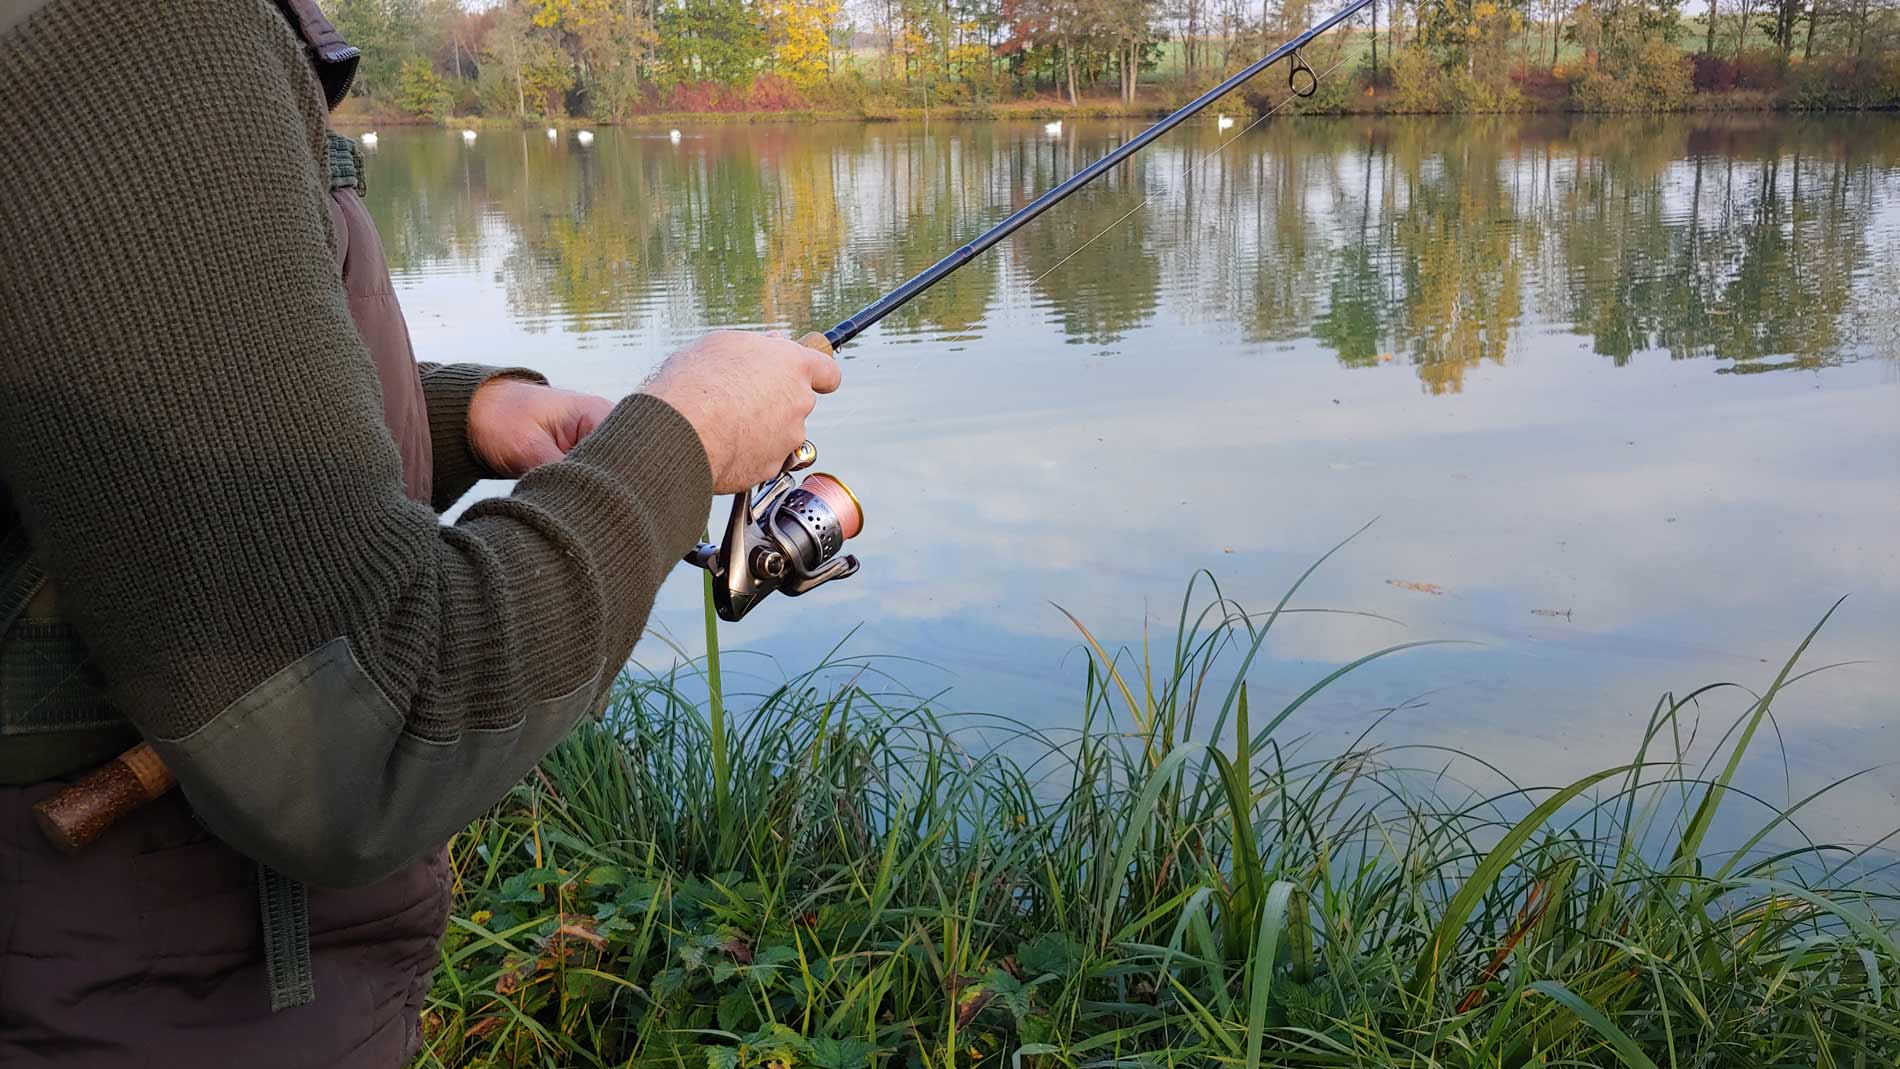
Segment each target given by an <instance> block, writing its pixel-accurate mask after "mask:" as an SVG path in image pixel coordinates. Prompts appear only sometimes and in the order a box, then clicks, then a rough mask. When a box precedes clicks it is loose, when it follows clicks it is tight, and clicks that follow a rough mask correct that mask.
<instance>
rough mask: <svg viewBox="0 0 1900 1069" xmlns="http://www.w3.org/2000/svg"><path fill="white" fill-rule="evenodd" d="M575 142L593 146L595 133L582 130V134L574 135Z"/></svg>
mask: <svg viewBox="0 0 1900 1069" xmlns="http://www.w3.org/2000/svg"><path fill="white" fill-rule="evenodd" d="M574 140H576V141H579V142H580V143H581V144H583V145H591V144H593V143H594V132H593V131H592V130H582V131H581V132H580V133H578V134H575V135H574Z"/></svg>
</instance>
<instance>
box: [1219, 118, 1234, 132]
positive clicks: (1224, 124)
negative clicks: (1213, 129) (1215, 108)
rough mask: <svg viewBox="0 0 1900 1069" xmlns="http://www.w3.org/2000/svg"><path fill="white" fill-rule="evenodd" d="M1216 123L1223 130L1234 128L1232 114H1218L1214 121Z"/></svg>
mask: <svg viewBox="0 0 1900 1069" xmlns="http://www.w3.org/2000/svg"><path fill="white" fill-rule="evenodd" d="M1216 125H1218V126H1219V127H1220V128H1221V129H1223V130H1231V129H1233V128H1234V119H1233V116H1231V115H1222V116H1220V118H1219V120H1218V121H1217V122H1216Z"/></svg>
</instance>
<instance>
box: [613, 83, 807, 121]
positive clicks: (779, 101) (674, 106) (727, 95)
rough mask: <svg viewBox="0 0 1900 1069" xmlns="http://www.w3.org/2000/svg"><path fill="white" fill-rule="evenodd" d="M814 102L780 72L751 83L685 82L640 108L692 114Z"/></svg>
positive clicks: (792, 106)
mask: <svg viewBox="0 0 1900 1069" xmlns="http://www.w3.org/2000/svg"><path fill="white" fill-rule="evenodd" d="M810 107H811V102H810V101H809V100H807V99H805V95H804V94H803V93H800V92H799V91H798V87H797V86H795V85H793V84H792V83H791V81H790V80H788V79H786V78H783V77H781V76H779V75H776V74H762V75H760V76H758V77H757V78H754V79H753V80H752V83H751V84H750V85H727V84H725V83H724V82H681V83H679V84H678V85H675V86H673V87H672V88H670V89H667V90H665V91H664V92H659V93H656V94H653V95H649V96H648V97H647V98H646V99H645V101H644V102H643V103H642V105H641V107H640V108H639V109H638V110H640V111H642V112H647V113H652V112H656V111H661V112H667V111H679V112H692V113H700V114H703V113H706V112H715V111H722V112H738V111H804V110H806V109H808V108H810Z"/></svg>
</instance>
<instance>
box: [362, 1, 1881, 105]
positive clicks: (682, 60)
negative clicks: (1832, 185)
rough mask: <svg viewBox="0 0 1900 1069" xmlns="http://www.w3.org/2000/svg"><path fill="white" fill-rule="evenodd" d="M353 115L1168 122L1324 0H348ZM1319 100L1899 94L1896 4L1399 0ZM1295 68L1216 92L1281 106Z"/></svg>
mask: <svg viewBox="0 0 1900 1069" xmlns="http://www.w3.org/2000/svg"><path fill="white" fill-rule="evenodd" d="M328 9H329V10H330V12H331V15H332V17H333V19H334V20H335V21H336V23H337V25H338V28H339V29H340V30H341V31H342V32H343V34H344V35H345V37H346V38H348V39H349V40H350V41H351V42H352V43H354V44H356V45H358V46H359V47H361V48H362V49H363V50H364V59H363V62H362V65H361V67H360V69H359V71H358V74H357V79H356V82H355V84H354V85H353V87H352V90H351V95H350V97H349V99H348V100H346V101H345V103H344V105H343V107H342V109H341V111H340V113H339V118H340V120H341V121H343V122H345V123H349V124H353V125H367V126H374V125H385V124H394V123H400V122H417V121H420V122H435V123H450V124H457V125H460V124H472V123H496V122H500V123H515V124H519V125H523V126H544V125H552V126H555V127H557V128H558V127H560V126H563V125H565V124H568V123H584V124H599V125H648V124H660V123H675V122H680V121H687V120H688V118H689V117H692V121H705V119H707V118H710V117H713V116H718V117H720V118H719V120H718V121H762V120H765V119H768V118H769V119H774V120H778V119H787V120H799V121H812V120H816V119H820V118H827V119H830V118H835V119H909V118H924V117H926V116H928V117H933V118H934V117H944V118H951V117H956V118H1015V117H1021V118H1042V119H1052V118H1062V117H1066V116H1084V115H1089V116H1105V115H1112V116H1130V117H1143V118H1146V117H1151V116H1157V115H1161V114H1165V113H1166V112H1168V111H1170V110H1173V109H1174V108H1176V107H1178V106H1179V105H1181V104H1183V103H1186V102H1187V101H1188V100H1190V99H1192V98H1193V97H1195V96H1197V95H1198V94H1199V93H1201V92H1202V91H1203V90H1205V89H1206V88H1208V87H1209V86H1212V85H1214V84H1216V83H1218V82H1219V81H1220V80H1221V79H1222V78H1224V77H1226V76H1227V75H1229V74H1232V73H1234V72H1236V71H1238V70H1240V69H1242V68H1243V67H1245V66H1246V65H1247V64H1248V63H1249V62H1251V61H1252V60H1253V59H1254V58H1255V57H1257V56H1259V55H1262V54H1264V53H1265V52H1267V51H1268V50H1270V49H1271V48H1272V47H1274V46H1275V45H1277V44H1279V43H1281V42H1283V41H1286V40H1288V39H1290V38H1291V37H1293V36H1294V35H1295V34H1297V33H1299V32H1300V31H1301V30H1303V29H1305V28H1307V27H1308V26H1310V25H1312V24H1313V23H1315V22H1316V21H1317V20H1319V19H1320V18H1322V17H1323V16H1325V15H1327V14H1330V13H1331V11H1332V10H1333V6H1332V5H1331V4H1328V3H1326V2H1324V0H1266V2H1264V3H1255V2H1253V0H1170V2H1169V3H1165V4H1164V3H1161V2H1160V0H943V2H942V3H941V4H936V3H932V4H926V3H922V2H920V0H851V3H848V4H847V3H845V2H844V0H487V2H482V3H476V2H475V0H331V2H330V3H329V4H328ZM1302 55H1303V57H1304V59H1305V60H1306V62H1307V63H1308V64H1310V66H1311V69H1312V70H1313V71H1314V72H1315V73H1316V74H1318V75H1319V76H1320V78H1319V86H1318V91H1317V92H1316V93H1315V94H1314V95H1313V96H1312V97H1311V98H1310V99H1303V100H1297V101H1294V102H1292V106H1290V107H1289V108H1288V110H1289V111H1293V110H1298V111H1302V112H1307V113H1315V112H1317V113H1333V114H1339V113H1352V114H1360V113H1381V114H1384V113H1407V114H1454V113H1457V114H1462V113H1495V112H1521V111H1579V112H1669V111H1697V110H1762V109H1777V110H1793V111H1811V110H1871V109H1893V108H1900V0H1379V2H1377V3H1376V4H1375V5H1374V6H1373V7H1371V8H1369V9H1368V10H1367V11H1366V12H1362V13H1361V15H1359V16H1355V18H1354V19H1353V20H1352V22H1351V24H1350V25H1347V26H1342V27H1340V28H1338V29H1335V30H1334V31H1332V32H1330V33H1327V34H1325V35H1323V36H1321V37H1320V38H1317V39H1315V40H1314V41H1312V42H1311V43H1309V44H1308V45H1307V46H1306V47H1305V48H1304V49H1303V51H1302ZM1287 97H1288V87H1287V84H1286V76H1285V72H1284V70H1281V71H1278V72H1271V71H1270V72H1267V73H1265V74H1263V75H1262V76H1261V77H1259V78H1257V79H1255V80H1254V81H1253V82H1252V83H1250V84H1249V85H1248V86H1246V87H1244V88H1243V89H1241V90H1239V91H1238V92H1236V93H1235V94H1234V96H1233V98H1232V99H1231V100H1228V101H1223V102H1222V106H1224V107H1225V109H1226V111H1227V112H1228V113H1229V114H1230V115H1234V116H1240V115H1248V114H1261V113H1263V112H1265V111H1267V110H1268V109H1271V108H1273V107H1275V106H1277V105H1279V104H1281V103H1283V102H1286V101H1287Z"/></svg>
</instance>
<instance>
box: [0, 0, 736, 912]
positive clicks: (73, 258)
mask: <svg viewBox="0 0 1900 1069" xmlns="http://www.w3.org/2000/svg"><path fill="white" fill-rule="evenodd" d="M100 26H111V27H112V29H111V31H110V32H102V31H100V30H99V29H98V27H100ZM159 43H162V44H163V47H162V48H159V47H158V44H159ZM0 100H5V101H6V102H7V105H6V107H4V108H0V144H5V145H7V146H8V148H7V151H6V152H5V153H0V188H4V189H5V190H7V194H6V196H4V197H0V248H5V249H6V250H7V255H6V256H5V257H4V259H3V260H0V349H3V350H4V352H5V353H6V357H5V359H4V360H0V484H3V485H4V487H5V492H6V493H7V494H8V495H9V496H10V497H11V498H12V499H13V503H14V505H15V507H16V508H17V511H18V512H19V515H20V518H21V521H22V523H23V524H24V527H25V529H26V531H27V534H28V537H29V540H30V541H31V543H32V545H33V546H34V548H35V551H36V552H37V553H38V555H39V557H40V560H41V562H42V563H43V565H44V566H45V567H46V569H47V571H48V573H49V574H50V575H51V576H52V577H53V579H54V580H55V581H56V582H57V583H58V584H59V587H60V591H61V608H62V611H64V612H66V613H67V614H68V615H69V618H70V622H71V623H72V625H73V626H74V627H75V628H76V630H77V631H78V633H79V635H80V637H81V638H82V640H83V641H84V642H85V644H86V646H87V648H88V651H89V652H90V654H91V655H92V657H93V659H94V661H95V663H96V665H97V666H98V667H99V669H100V670H101V671H102V672H103V673H104V675H105V677H106V678H107V679H108V681H109V682H110V685H111V690H112V696H113V699H114V702H115V704H117V705H118V707H119V708H121V709H122V710H123V711H124V712H125V713H126V715H127V716H128V717H129V718H130V719H131V720H132V721H133V722H134V724H135V725H136V726H137V727H138V729H139V730H140V732H141V733H142V734H143V735H144V736H145V737H146V739H147V740H148V741H151V742H152V743H153V745H154V747H155V748H156V749H157V750H158V751H159V753H160V755H161V756H163V757H164V758H165V760H166V761H167V762H168V763H169V764H170V765H171V766H172V769H173V771H174V772H175V773H176V774H177V776H178V779H179V782H180V785H181V786H182V788H183V789H184V791H185V793H186V794H187V796H188V797H189V799H190V800H191V802H192V804H193V808H194V809H195V810H196V811H197V813H198V814H199V816H200V818H201V819H202V820H204V822H205V823H206V824H207V825H208V826H209V827H210V828H211V829H212V830H213V831H214V832H216V833H217V834H219V835H220V836H221V837H222V838H224V839H225V840H226V841H228V842H230V843H231V844H232V845H233V846H236V847H237V848H238V849H240V850H242V851H244V852H246V853H248V854H250V855H251V856H253V857H256V858H258V859H259V860H262V861H265V862H267V863H270V864H272V865H274V866H276V867H278V868H280V869H282V870H284V871H286V872H288V873H290V874H292V875H295V876H297V877H299V878H302V879H304V880H306V881H308V882H312V883H316V884H319V885H343V884H354V883H362V882H367V881H369V880H373V879H376V878H378V877H380V876H381V875H383V874H385V873H388V872H391V871H394V870H395V869H396V868H398V867H400V866H401V865H403V864H406V863H407V862H409V861H411V860H413V859H414V858H416V857H418V856H421V855H422V854H424V853H426V852H427V851H428V850H430V849H432V848H434V847H436V846H439V844H440V843H441V842H442V841H444V840H445V839H446V838H448V836H449V835H451V834H453V833H454V832H455V831H456V830H457V829H459V828H460V827H461V826H462V825H464V824H465V823H466V822H467V821H468V820H470V819H472V818H473V817H474V816H476V815H478V814H479V813H480V812H481V811H482V810H484V809H485V808H486V807H488V806H490V805H492V804H493V803H494V802H495V801H497V800H498V799H499V798H500V797H501V795H502V794H503V793H505V791H506V790H507V789H508V787H509V786H510V785H511V784H512V783H514V782H515V781H517V780H518V779H519V778H520V777H521V776H522V775H524V774H525V773H526V772H527V771H528V770H529V769H530V768H531V767H532V766H533V764H534V762H535V761H537V760H538V759H539V758H540V757H541V756H542V755H543V754H544V753H545V752H546V751H547V749H548V748H550V747H551V746H552V745H553V744H554V743H555V742H556V741H558V739H559V738H560V737H561V736H562V735H563V734H564V733H565V732H566V731H567V729H568V728H569V727H570V726H571V725H572V724H573V723H574V721H575V720H576V719H578V718H579V717H580V716H581V715H582V714H583V713H584V712H585V711H587V710H588V709H590V708H591V707H592V706H593V704H594V703H595V701H596V700H597V698H598V695H599V694H600V693H601V691H602V689H603V688H604V687H605V685H606V684H607V683H608V682H609V681H610V680H611V677H612V675H613V673H614V672H615V671H616V670H617V669H618V667H619V666H620V665H621V664H623V663H624V662H625V659H626V657H627V654H628V653H629V651H630V649H631V647H632V645H633V643H634V641H635V639H636V638H637V637H638V636H639V634H640V631H641V628H642V626H643V625H644V622H645V620H646V616H647V612H648V610H649V608H650V607H651V605H652V603H653V598H654V595H655V593H656V591H657V590H658V588H659V586H660V583H661V582H662V580H663V579H664V578H665V576H666V574H667V573H668V572H669V571H670V570H671V569H672V567H673V565H674V564H675V563H676V562H677V561H678V560H679V557H680V555H681V554H682V553H683V552H685V551H686V550H687V549H688V548H689V547H690V546H691V545H692V544H693V541H694V539H695V536H696V535H697V533H698V532H699V531H700V529H701V527H702V525H703V523H704V521H705V517H706V512H707V505H708V502H709V499H710V496H711V477H710V473H709V471H708V468H707V462H706V456H705V453H704V451H703V449H702V448H701V445H700V442H699V439H698V437H697V436H696V434H695V433H694V430H693V428H692V426H691V424H689V423H688V422H687V421H686V420H685V419H684V418H683V417H682V416H680V415H679V413H677V412H676V411H674V410H673V409H672V408H671V407H669V406H668V405H666V404H665V403H664V402H662V401H660V400H659V399H657V398H655V397H652V396H649V395H644V394H635V395H633V396H630V397H628V398H626V399H625V400H623V401H621V402H620V404H619V405H618V406H617V407H616V408H615V409H614V411H613V413H612V414H611V415H610V416H609V417H608V418H607V419H606V420H605V421H603V423H602V424H601V425H600V427H599V428H598V429H597V430H596V431H595V433H593V434H592V435H590V436H589V437H588V438H587V439H586V440H585V441H584V442H583V443H581V445H580V446H579V447H578V448H576V449H575V450H574V451H573V452H572V453H571V454H570V455H569V456H568V458H567V459H566V460H564V461H562V462H560V463H555V464H548V465H544V466H542V467H540V468H537V469H536V470H534V471H533V472H530V473H529V474H528V475H527V476H526V477H524V478H523V479H521V480H520V482H519V483H518V484H517V488H516V490H515V492H514V493H513V494H512V495H510V496H508V497H503V498H497V499H492V500H485V501H481V502H478V503H476V504H475V505H474V506H472V507H471V508H469V509H468V511H467V512H466V513H465V514H464V515H463V516H462V518H461V519H460V520H459V522H457V523H455V524H454V525H452V526H444V525H442V524H440V523H439V522H438V520H437V518H436V516H435V514H434V513H433V511H432V510H431V509H430V508H428V507H427V506H425V505H422V504H418V503H415V502H412V501H409V500H407V499H406V498H405V497H404V496H403V492H402V482H401V471H400V461H399V458H398V455H397V451H396V447H395V443H394V442H393V441H392V440H391V438H390V435H389V432H388V431H387V429H386V428H385V427H384V426H383V424H382V420H381V415H380V413H381V407H380V396H379V387H378V385H377V380H376V377H375V370H374V367H373V365H372V362H371V360H370V358H369V355H368V354H367V352H366V351H365V349H364V347H363V345H362V343H361V340H360V339H359V338H358V337H357V334H356V330H355V326H354V324H353V323H352V322H351V320H350V316H349V313H348V309H347V306H346V303H345V298H344V294H343V292H342V289H341V286H340V284H339V282H338V280H337V278H336V276H335V273H334V269H333V265H332V259H331V246H330V242H331V240H332V238H331V235H330V232H329V223H328V213H327V210H326V208H325V205H324V196H325V192H326V187H325V183H324V181H323V173H322V168H321V164H320V161H321V159H322V156H321V153H322V146H323V123H324V115H323V102H322V100H321V98H320V96H319V93H318V88H317V84H316V80H315V77H314V75H313V74H312V73H311V71H310V69H309V67H308V64H307V63H306V62H305V60H304V58H303V56H302V54H301V51H300V48H299V46H298V44H297V42H296V40H295V38H294V37H293V36H292V35H291V33H290V31H289V30H288V28H287V27H286V26H285V25H284V24H283V23H282V21H281V19H280V18H279V16H278V15H277V13H276V11H275V10H274V9H273V7H272V5H271V3H270V0H238V2H236V3H232V2H231V0H166V2H165V3H163V4H135V5H121V4H118V3H116V2H113V0H51V2H49V3H47V4H45V5H44V6H43V7H40V8H39V9H38V10H37V11H35V12H33V13H32V14H30V15H28V16H27V17H26V18H25V19H23V20H21V21H19V22H17V23H16V24H15V25H13V26H12V27H10V28H7V29H5V30H4V31H0ZM55 116H56V117H57V118H58V121H48V120H49V119H50V118H51V117H55ZM181 145H186V146H190V151H191V153H192V154H193V155H194V157H195V160H194V166H193V167H192V169H191V174H192V176H194V180H193V181H192V182H189V183H186V182H179V181H174V180H173V178H172V177H171V176H172V175H174V174H175V173H176V172H177V153H178V148H179V146H181Z"/></svg>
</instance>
